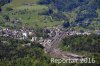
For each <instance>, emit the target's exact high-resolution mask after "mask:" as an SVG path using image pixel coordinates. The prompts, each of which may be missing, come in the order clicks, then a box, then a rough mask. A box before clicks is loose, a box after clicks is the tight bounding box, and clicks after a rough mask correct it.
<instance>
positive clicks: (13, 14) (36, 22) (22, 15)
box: [0, 0, 62, 28]
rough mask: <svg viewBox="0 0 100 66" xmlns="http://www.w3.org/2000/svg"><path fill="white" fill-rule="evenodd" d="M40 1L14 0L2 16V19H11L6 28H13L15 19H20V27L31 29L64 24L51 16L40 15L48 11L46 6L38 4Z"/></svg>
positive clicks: (0, 16) (5, 6)
mask: <svg viewBox="0 0 100 66" xmlns="http://www.w3.org/2000/svg"><path fill="white" fill-rule="evenodd" d="M37 2H38V0H27V1H26V0H20V1H18V0H13V1H12V2H11V3H9V4H6V5H4V6H3V7H2V9H3V11H2V14H0V18H1V19H3V15H8V16H9V17H10V22H9V25H8V24H7V25H6V24H4V25H5V26H11V27H13V24H12V21H14V19H15V18H17V19H19V20H20V22H21V23H22V24H21V25H18V26H31V27H34V28H35V27H41V28H42V27H46V26H55V25H59V24H62V22H60V21H55V20H53V19H52V18H51V17H50V16H46V15H40V14H39V13H41V12H43V11H45V10H47V9H48V6H46V5H39V4H37ZM7 8H12V9H13V10H12V11H7V10H6V9H7Z"/></svg>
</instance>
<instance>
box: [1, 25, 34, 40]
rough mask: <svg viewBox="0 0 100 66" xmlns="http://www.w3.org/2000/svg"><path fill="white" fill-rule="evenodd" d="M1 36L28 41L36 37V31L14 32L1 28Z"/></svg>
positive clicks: (22, 30) (21, 30)
mask: <svg viewBox="0 0 100 66" xmlns="http://www.w3.org/2000/svg"><path fill="white" fill-rule="evenodd" d="M0 36H4V37H11V38H14V39H20V40H21V39H27V38H31V37H34V36H35V32H34V30H29V29H26V28H24V27H23V28H22V29H19V30H12V29H9V28H0Z"/></svg>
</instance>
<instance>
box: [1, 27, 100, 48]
mask: <svg viewBox="0 0 100 66" xmlns="http://www.w3.org/2000/svg"><path fill="white" fill-rule="evenodd" d="M45 30H48V32H47V35H48V36H49V38H46V39H43V37H42V36H41V37H37V36H36V34H35V30H32V29H27V28H25V27H23V28H21V29H19V30H11V29H9V28H0V36H4V37H11V38H14V39H18V40H25V39H29V40H30V41H31V42H38V43H40V44H42V45H43V46H44V47H45V45H46V44H48V45H50V43H51V42H52V41H53V40H54V39H56V38H58V37H57V36H59V35H60V34H66V35H67V36H71V35H90V34H98V35H100V30H95V31H94V32H92V31H76V30H64V28H63V27H62V26H61V25H59V26H56V27H47V28H44V30H43V32H45ZM59 38H60V37H59Z"/></svg>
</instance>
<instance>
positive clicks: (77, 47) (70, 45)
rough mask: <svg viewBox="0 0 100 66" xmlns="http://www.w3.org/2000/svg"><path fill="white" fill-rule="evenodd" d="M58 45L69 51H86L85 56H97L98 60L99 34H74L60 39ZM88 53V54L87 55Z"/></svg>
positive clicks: (99, 55) (99, 50)
mask: <svg viewBox="0 0 100 66" xmlns="http://www.w3.org/2000/svg"><path fill="white" fill-rule="evenodd" d="M59 47H60V48H61V49H62V50H63V51H70V52H76V53H77V52H79V53H82V52H86V53H84V54H86V55H87V56H92V57H93V56H94V57H98V59H99V61H100V58H99V57H100V35H95V34H93V35H89V36H87V35H84V36H82V35H79V36H77V35H75V36H70V37H66V38H64V39H63V40H62V42H61V44H60V45H59ZM89 53H90V55H89Z"/></svg>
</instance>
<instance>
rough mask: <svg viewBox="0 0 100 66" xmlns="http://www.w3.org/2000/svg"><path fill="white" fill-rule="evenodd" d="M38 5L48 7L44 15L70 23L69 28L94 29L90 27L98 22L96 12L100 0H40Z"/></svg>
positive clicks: (99, 6)
mask: <svg viewBox="0 0 100 66" xmlns="http://www.w3.org/2000/svg"><path fill="white" fill-rule="evenodd" d="M39 4H42V5H48V7H49V10H48V11H47V12H45V13H47V14H44V13H43V14H44V15H50V16H52V17H53V18H54V19H56V20H64V21H65V22H70V26H71V27H75V26H81V27H83V28H89V29H94V28H93V26H91V25H92V24H94V23H95V24H96V23H99V22H100V19H99V13H98V12H97V10H98V9H100V0H41V1H40V2H39ZM99 26H100V25H99ZM98 28H99V27H98Z"/></svg>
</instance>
